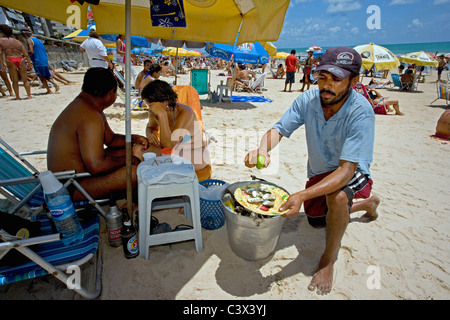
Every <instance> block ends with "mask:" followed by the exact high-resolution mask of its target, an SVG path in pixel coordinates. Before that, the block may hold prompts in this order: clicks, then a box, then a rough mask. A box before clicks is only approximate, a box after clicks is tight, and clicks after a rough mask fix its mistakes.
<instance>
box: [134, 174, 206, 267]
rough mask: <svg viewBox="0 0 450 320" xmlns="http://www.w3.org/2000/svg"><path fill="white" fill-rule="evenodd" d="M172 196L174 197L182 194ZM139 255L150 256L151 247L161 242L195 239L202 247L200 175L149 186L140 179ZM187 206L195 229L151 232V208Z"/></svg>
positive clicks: (199, 248)
mask: <svg viewBox="0 0 450 320" xmlns="http://www.w3.org/2000/svg"><path fill="white" fill-rule="evenodd" d="M180 196H182V197H183V198H182V199H180V198H177V199H173V197H180ZM138 199H139V255H140V256H141V257H143V258H145V259H148V255H149V247H150V246H154V245H159V244H165V243H172V242H179V241H185V240H191V239H194V240H195V249H196V251H197V252H199V251H202V250H203V242H202V226H201V222H200V194H199V186H198V179H197V175H194V177H193V180H192V181H191V182H185V183H170V184H154V185H146V184H145V183H143V182H142V181H139V185H138ZM177 207H184V214H185V216H186V218H187V219H189V220H192V224H193V229H189V230H180V231H172V232H166V233H159V234H150V230H151V227H150V222H151V218H152V210H157V209H169V208H177Z"/></svg>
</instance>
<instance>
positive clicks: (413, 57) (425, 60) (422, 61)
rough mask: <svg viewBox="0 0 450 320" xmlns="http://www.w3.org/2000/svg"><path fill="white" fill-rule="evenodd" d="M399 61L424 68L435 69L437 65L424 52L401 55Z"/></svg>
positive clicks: (437, 63)
mask: <svg viewBox="0 0 450 320" xmlns="http://www.w3.org/2000/svg"><path fill="white" fill-rule="evenodd" d="M400 61H401V62H406V63H412V64H415V65H418V66H425V67H437V66H438V65H439V62H437V61H436V60H435V59H434V58H433V57H432V56H430V55H429V54H428V53H426V52H424V51H419V52H412V53H408V54H405V55H402V56H400Z"/></svg>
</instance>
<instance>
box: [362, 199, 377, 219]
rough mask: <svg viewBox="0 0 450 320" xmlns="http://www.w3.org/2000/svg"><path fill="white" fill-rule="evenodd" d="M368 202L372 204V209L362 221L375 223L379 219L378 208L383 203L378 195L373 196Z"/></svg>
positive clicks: (363, 216)
mask: <svg viewBox="0 0 450 320" xmlns="http://www.w3.org/2000/svg"><path fill="white" fill-rule="evenodd" d="M368 200H370V202H371V208H370V210H367V211H366V213H365V214H363V215H362V216H361V221H363V222H370V221H374V220H376V219H377V218H378V213H377V208H378V205H379V204H380V202H381V198H380V197H379V196H377V195H373V196H371V197H370V198H369V199H368Z"/></svg>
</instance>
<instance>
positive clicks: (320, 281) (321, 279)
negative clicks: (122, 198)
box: [308, 263, 333, 295]
mask: <svg viewBox="0 0 450 320" xmlns="http://www.w3.org/2000/svg"><path fill="white" fill-rule="evenodd" d="M332 286H333V264H332V263H330V264H327V265H325V266H323V267H321V266H320V265H319V270H317V272H316V273H315V274H314V276H313V278H312V279H311V282H310V284H309V286H308V290H310V291H314V290H316V293H317V294H320V295H324V294H328V293H330V291H331V288H332Z"/></svg>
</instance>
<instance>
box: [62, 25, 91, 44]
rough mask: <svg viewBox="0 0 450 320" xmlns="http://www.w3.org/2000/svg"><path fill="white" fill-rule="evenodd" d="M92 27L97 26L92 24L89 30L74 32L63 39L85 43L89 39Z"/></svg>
mask: <svg viewBox="0 0 450 320" xmlns="http://www.w3.org/2000/svg"><path fill="white" fill-rule="evenodd" d="M92 26H95V23H92V24H90V25H89V26H88V27H87V30H83V29H78V30H76V31H74V32H72V33H71V34H68V35H67V36H65V37H64V38H63V39H64V40H72V41H79V42H83V41H84V40H86V39H87V38H89V30H90V29H91V27H92Z"/></svg>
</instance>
